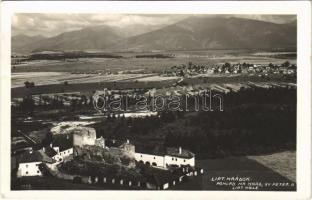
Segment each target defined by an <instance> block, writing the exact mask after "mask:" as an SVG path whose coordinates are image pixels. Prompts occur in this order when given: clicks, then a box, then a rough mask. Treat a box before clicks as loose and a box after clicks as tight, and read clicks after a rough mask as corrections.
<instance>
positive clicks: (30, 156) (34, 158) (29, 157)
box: [18, 150, 53, 163]
mask: <svg viewBox="0 0 312 200" xmlns="http://www.w3.org/2000/svg"><path fill="white" fill-rule="evenodd" d="M18 162H19V163H30V162H47V163H52V162H53V160H52V158H50V157H49V156H47V155H46V154H45V153H44V152H43V151H42V150H39V151H33V152H32V153H31V152H29V151H26V152H24V153H23V154H21V155H20V156H19V158H18Z"/></svg>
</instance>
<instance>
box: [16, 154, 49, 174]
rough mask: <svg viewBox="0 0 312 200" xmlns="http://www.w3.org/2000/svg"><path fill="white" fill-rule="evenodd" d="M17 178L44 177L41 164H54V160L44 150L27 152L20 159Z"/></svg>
mask: <svg viewBox="0 0 312 200" xmlns="http://www.w3.org/2000/svg"><path fill="white" fill-rule="evenodd" d="M17 160H18V163H19V164H18V170H17V177H21V176H42V173H41V170H40V168H39V167H40V164H42V163H48V164H52V163H53V162H54V160H53V159H52V158H51V157H49V156H48V155H47V154H46V153H45V152H44V151H43V150H38V151H26V152H24V153H23V154H21V155H20V156H19V157H18V159H17Z"/></svg>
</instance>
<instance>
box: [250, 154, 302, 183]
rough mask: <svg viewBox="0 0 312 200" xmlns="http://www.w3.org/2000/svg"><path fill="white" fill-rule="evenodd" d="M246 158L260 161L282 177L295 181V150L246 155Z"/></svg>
mask: <svg viewBox="0 0 312 200" xmlns="http://www.w3.org/2000/svg"><path fill="white" fill-rule="evenodd" d="M248 158H249V159H252V160H255V161H257V162H258V163H261V164H262V165H264V166H266V167H268V168H270V169H272V170H273V171H275V172H277V173H279V174H281V175H283V176H284V177H287V178H288V179H290V180H291V181H294V182H295V181H296V152H295V151H285V152H281V153H274V154H271V155H263V156H248Z"/></svg>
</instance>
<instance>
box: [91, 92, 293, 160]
mask: <svg viewBox="0 0 312 200" xmlns="http://www.w3.org/2000/svg"><path fill="white" fill-rule="evenodd" d="M93 127H95V128H96V130H97V134H98V135H99V136H100V135H102V136H104V137H105V138H114V139H121V138H123V139H124V138H129V139H135V141H134V140H132V141H134V143H135V144H136V145H141V146H143V147H145V148H152V147H153V146H156V145H163V146H176V147H178V146H182V147H183V148H187V149H190V150H192V151H193V152H194V153H196V155H197V157H199V158H207V157H209V158H216V157H225V156H232V155H234V156H239V155H251V154H265V153H271V152H276V151H280V150H285V149H288V150H289V149H292V150H293V149H295V148H296V89H290V88H271V89H263V88H257V89H245V90H243V91H240V92H239V93H235V92H230V93H228V94H225V95H224V111H208V112H207V111H206V112H205V111H201V112H168V111H166V112H161V113H160V115H159V116H151V117H146V118H125V117H123V116H121V117H115V115H111V116H109V117H108V118H107V119H105V120H104V121H103V122H101V123H97V124H95V125H93Z"/></svg>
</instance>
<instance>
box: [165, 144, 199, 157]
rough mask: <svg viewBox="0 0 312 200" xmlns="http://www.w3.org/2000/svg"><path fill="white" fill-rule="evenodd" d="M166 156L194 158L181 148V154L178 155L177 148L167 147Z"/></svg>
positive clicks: (189, 152)
mask: <svg viewBox="0 0 312 200" xmlns="http://www.w3.org/2000/svg"><path fill="white" fill-rule="evenodd" d="M166 154H167V155H169V156H174V157H180V158H192V157H194V156H195V154H194V153H192V152H191V151H189V150H186V149H183V148H182V152H181V153H180V152H179V148H175V147H167V148H166Z"/></svg>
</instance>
